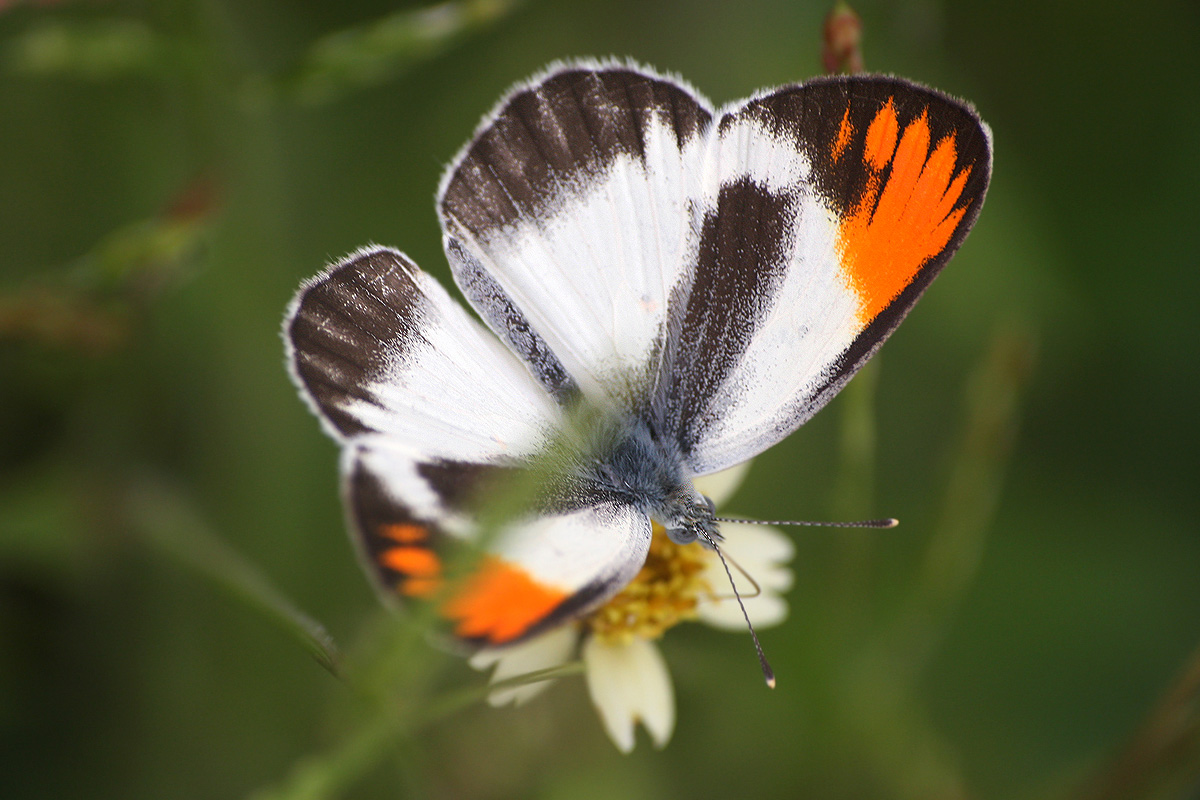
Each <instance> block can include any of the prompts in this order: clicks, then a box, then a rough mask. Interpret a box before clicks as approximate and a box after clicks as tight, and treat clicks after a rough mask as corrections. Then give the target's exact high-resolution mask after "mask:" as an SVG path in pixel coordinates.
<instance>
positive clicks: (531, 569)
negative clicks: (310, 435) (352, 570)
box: [345, 443, 650, 646]
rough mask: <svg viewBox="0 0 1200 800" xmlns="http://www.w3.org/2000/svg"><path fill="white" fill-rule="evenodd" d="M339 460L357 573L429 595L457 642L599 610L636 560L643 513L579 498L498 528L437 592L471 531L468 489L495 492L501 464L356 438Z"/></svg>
mask: <svg viewBox="0 0 1200 800" xmlns="http://www.w3.org/2000/svg"><path fill="white" fill-rule="evenodd" d="M346 456H347V459H348V463H347V465H346V469H345V474H346V486H345V491H346V501H347V502H346V505H347V508H348V509H349V513H350V515H351V524H352V525H353V526H354V528H355V529H356V530H357V531H358V532H359V534H360V542H361V552H362V555H363V557H364V560H365V561H366V564H367V568H368V571H369V572H370V573H371V574H372V575H373V576H374V577H375V579H376V581H377V583H378V584H379V586H380V587H381V588H382V590H383V591H384V592H385V594H388V595H391V596H393V597H409V598H432V597H436V598H437V602H438V603H439V606H438V610H439V614H440V615H441V616H442V617H444V618H445V619H447V620H448V621H449V622H450V624H451V626H452V630H453V632H454V634H455V635H456V636H458V637H459V638H461V639H464V640H467V641H470V642H473V643H476V644H481V645H487V646H497V645H506V644H511V643H513V642H517V641H520V640H522V639H525V638H528V637H529V636H532V635H535V634H536V633H538V632H540V631H543V630H546V629H548V628H550V627H552V626H554V625H556V624H559V623H561V622H564V621H566V620H568V619H572V618H574V617H576V616H578V615H579V614H582V613H584V612H586V611H588V610H589V609H591V608H594V607H595V606H597V605H599V604H601V603H603V602H604V601H605V600H607V599H608V598H609V597H611V596H612V595H613V594H615V593H616V592H617V591H619V590H620V589H621V588H622V587H623V586H625V584H627V583H628V582H629V581H630V580H631V579H632V578H633V577H634V575H636V574H637V572H638V570H639V569H640V568H641V566H642V563H643V562H644V561H645V558H646V552H647V549H648V548H649V544H650V521H649V519H648V518H647V517H646V515H645V514H644V513H642V512H640V511H638V510H637V509H635V508H634V507H633V506H631V505H629V504H627V503H624V502H622V501H620V500H618V499H616V498H612V497H597V496H593V495H588V494H587V493H585V492H582V491H580V492H578V493H576V494H575V495H574V496H570V495H568V496H565V497H564V496H560V497H558V498H556V499H555V501H554V502H552V503H545V504H540V505H539V507H538V508H537V509H535V510H533V511H531V512H530V513H529V514H527V515H524V516H522V517H521V518H520V519H518V520H517V521H515V522H512V523H510V524H508V525H506V526H505V527H503V528H502V529H501V530H500V531H499V532H498V533H497V534H496V535H495V536H494V537H492V538H489V539H488V540H487V541H486V542H483V545H484V553H483V554H482V556H481V557H480V558H479V560H478V562H477V564H476V566H475V568H474V571H473V572H472V573H471V574H469V575H467V576H464V577H462V578H461V579H460V580H458V581H453V582H451V583H450V584H449V585H447V583H446V581H447V573H446V564H447V562H448V561H449V560H451V559H453V557H454V555H455V552H456V549H457V546H458V545H459V544H460V543H461V542H463V541H472V540H476V538H477V536H478V534H479V531H478V530H477V529H476V527H475V526H474V523H473V520H474V519H475V516H476V515H475V513H474V512H475V511H477V510H478V508H477V506H476V505H475V504H476V503H478V502H479V501H480V499H481V495H480V494H479V492H480V491H481V490H484V491H486V490H489V489H495V488H496V487H501V488H503V487H504V483H505V480H506V477H508V476H506V475H505V472H506V470H505V468H496V467H494V466H490V465H481V464H472V463H468V462H452V461H442V460H435V461H427V460H423V458H422V457H418V456H416V455H415V454H411V453H404V452H402V451H398V450H395V449H393V448H390V447H387V446H382V447H374V446H371V445H370V444H366V443H364V444H362V445H359V446H357V447H355V448H354V449H353V450H348V451H347V454H346ZM484 497H485V496H484Z"/></svg>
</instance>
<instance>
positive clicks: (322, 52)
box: [289, 0, 522, 104]
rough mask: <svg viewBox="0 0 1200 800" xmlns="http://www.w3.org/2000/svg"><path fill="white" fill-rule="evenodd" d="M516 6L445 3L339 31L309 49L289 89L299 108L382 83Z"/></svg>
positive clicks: (478, 0)
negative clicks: (299, 105) (300, 103)
mask: <svg viewBox="0 0 1200 800" xmlns="http://www.w3.org/2000/svg"><path fill="white" fill-rule="evenodd" d="M521 2H522V0H448V2H444V3H439V4H437V5H434V6H429V7H428V8H423V9H417V10H415V11H398V12H396V13H394V14H390V15H388V16H385V17H382V18H380V19H378V20H376V21H375V22H372V23H370V24H367V25H362V26H357V27H354V28H349V29H347V30H343V31H339V32H337V33H334V34H331V35H329V36H326V37H324V38H322V39H319V40H318V41H317V42H315V43H314V44H313V46H312V47H311V48H310V49H309V51H308V55H307V56H306V57H305V59H304V61H303V63H301V65H300V67H299V68H298V70H297V72H296V75H295V76H294V77H293V78H292V80H291V81H290V82H289V83H290V87H289V88H290V89H291V90H292V92H293V93H294V95H295V97H296V99H297V100H299V101H300V102H302V103H313V104H315V103H324V102H328V101H330V100H332V99H334V98H335V97H337V96H338V95H340V94H344V93H346V92H349V91H352V90H354V89H358V88H361V87H365V86H371V85H374V84H378V83H382V82H384V81H387V80H390V79H392V78H394V77H396V76H397V75H399V74H400V73H401V72H402V71H403V70H405V69H407V68H408V67H410V66H412V65H413V64H414V63H416V62H418V61H421V60H424V59H428V58H432V57H433V56H436V55H437V54H439V53H441V52H442V51H444V50H446V49H447V48H448V47H449V46H450V45H452V44H453V43H455V42H456V41H458V39H459V38H461V37H462V36H464V35H466V34H468V33H471V32H472V31H475V30H476V29H479V28H482V27H485V26H487V25H490V24H491V23H493V22H495V21H496V20H498V19H500V18H501V17H503V16H505V15H506V14H508V13H510V12H511V11H512V10H513V9H514V8H516V7H517V6H518V5H520V3H521Z"/></svg>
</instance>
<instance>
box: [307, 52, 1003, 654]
mask: <svg viewBox="0 0 1200 800" xmlns="http://www.w3.org/2000/svg"><path fill="white" fill-rule="evenodd" d="M990 171H991V143H990V133H989V131H988V128H987V127H986V125H984V124H983V123H982V122H981V121H980V119H979V118H978V116H977V115H976V114H975V112H974V111H973V110H972V109H971V108H970V107H969V106H967V105H966V104H964V103H962V102H960V101H958V100H955V99H952V98H950V97H947V96H946V95H943V94H941V93H939V92H936V91H933V90H930V89H927V88H924V87H921V86H918V85H916V84H913V83H910V82H908V81H905V80H901V79H897V78H890V77H882V76H853V77H836V78H821V79H815V80H812V81H809V82H807V83H804V84H798V85H793V86H786V87H783V88H781V89H777V90H773V91H769V92H763V93H760V94H758V95H756V96H754V97H752V98H750V99H749V100H746V101H742V102H738V103H734V104H731V105H729V106H727V107H724V108H722V109H718V110H713V108H712V106H711V105H710V104H709V103H708V102H707V101H706V100H704V99H703V98H702V97H701V96H700V95H699V94H697V93H696V92H695V91H694V90H692V89H691V88H690V87H688V86H687V85H685V84H683V83H682V82H681V81H679V80H677V79H674V78H669V77H665V76H662V75H659V74H656V73H654V72H651V71H649V70H647V69H644V68H641V67H636V66H630V65H625V64H617V63H603V64H598V63H577V64H568V65H564V66H557V67H555V68H552V69H551V70H549V71H548V72H546V73H545V74H543V75H541V76H539V77H537V78H535V79H534V80H532V81H530V82H529V83H527V84H524V85H522V86H519V87H518V88H517V89H515V90H514V91H513V92H511V93H510V94H509V95H508V96H507V97H505V98H504V99H503V100H502V101H501V102H500V104H499V105H498V106H497V108H496V110H495V111H493V112H492V113H491V114H489V115H488V116H487V117H486V118H485V119H484V121H483V123H482V125H481V126H480V128H479V130H478V131H477V132H476V134H475V136H474V138H473V139H472V140H471V141H470V142H469V143H468V144H467V146H466V147H465V148H464V149H463V151H462V152H461V153H460V154H459V155H458V156H457V157H456V158H455V159H454V161H453V163H452V164H451V166H450V168H449V170H448V171H447V173H446V175H445V177H444V179H443V181H442V184H441V187H440V189H439V192H438V212H439V215H440V219H441V224H442V230H443V231H444V234H445V242H444V243H445V250H446V255H447V257H448V259H449V261H450V267H451V270H452V271H453V274H454V278H455V281H456V282H457V284H458V286H459V288H460V289H461V291H462V293H463V294H464V295H465V296H466V298H467V300H468V301H469V302H470V303H471V305H472V306H473V307H474V309H475V311H476V312H477V313H478V314H479V316H480V317H482V319H483V321H484V322H485V323H486V325H487V327H488V328H490V329H491V332H489V331H488V330H487V329H485V327H484V326H483V325H480V324H479V323H478V322H476V321H475V319H474V318H473V317H472V316H471V315H470V314H468V313H467V312H466V311H465V310H464V309H463V307H462V306H461V305H459V304H458V303H457V302H455V301H454V300H453V299H451V297H450V296H449V295H448V294H447V293H446V291H445V290H444V289H443V288H442V287H441V286H440V285H439V284H438V283H437V282H436V281H434V280H433V279H432V278H431V277H430V276H429V275H427V274H426V273H424V272H422V271H420V270H419V269H418V268H417V267H416V265H415V264H413V263H412V262H411V261H410V260H409V259H408V258H407V257H406V256H405V255H403V254H402V253H400V252H397V251H395V250H391V249H387V248H382V247H371V248H365V249H363V250H360V251H358V252H356V253H354V254H352V255H350V256H348V257H347V258H345V259H344V260H342V261H340V262H339V263H337V264H335V265H333V266H332V267H330V268H329V269H328V270H326V271H325V272H323V273H322V274H321V275H319V276H317V277H316V278H315V279H313V280H311V281H309V282H308V283H306V284H305V285H304V287H303V288H302V289H301V290H300V292H299V294H298V295H297V297H296V299H295V301H294V303H293V305H292V307H291V310H290V311H289V313H288V316H287V320H286V324H285V340H286V341H287V344H288V355H289V361H290V364H291V367H292V370H293V374H294V376H295V378H296V381H297V384H298V385H299V387H300V390H301V394H302V395H303V396H304V397H305V398H306V399H307V400H308V401H309V402H310V404H311V405H312V407H313V408H314V410H315V411H316V413H317V414H318V416H319V417H320V418H321V420H322V422H323V423H324V426H325V428H326V430H327V431H328V432H329V434H330V435H331V436H333V437H334V438H335V439H336V440H337V441H338V442H339V443H340V445H341V446H342V452H343V455H342V472H343V477H344V481H345V500H346V504H347V508H348V513H349V516H350V518H351V520H352V525H353V527H354V529H355V530H356V532H357V534H358V541H359V543H360V546H361V551H362V553H363V555H364V557H365V560H366V562H367V564H368V565H369V571H370V572H371V573H372V574H373V575H374V576H375V578H376V579H377V580H378V582H379V583H380V584H381V586H382V587H383V588H384V589H385V590H386V591H387V592H389V593H392V594H395V595H398V596H403V597H412V598H422V597H430V596H433V595H436V594H439V593H440V592H441V590H442V588H443V582H444V577H445V576H444V564H445V551H446V549H447V548H448V547H450V546H451V545H452V544H453V543H454V542H455V541H456V540H460V539H464V538H470V537H471V536H473V535H474V534H475V533H476V530H477V527H478V526H477V525H476V524H475V517H476V515H477V513H478V511H479V509H480V504H481V503H486V502H488V499H489V496H490V495H489V493H490V492H495V491H502V490H503V487H504V486H505V485H506V484H505V476H509V475H515V474H518V473H519V472H520V471H522V470H528V469H530V468H531V465H532V464H534V462H535V461H536V460H537V459H538V458H539V456H540V454H542V453H543V452H545V450H546V448H548V447H549V446H551V445H552V444H554V443H556V442H558V443H559V444H560V445H561V438H562V437H561V436H560V433H561V431H562V429H563V427H564V426H565V425H566V422H567V420H568V418H569V417H570V415H571V414H572V409H575V408H578V407H581V406H582V407H587V408H594V409H601V410H603V412H604V413H603V414H602V415H601V416H600V417H599V420H600V421H599V422H598V423H597V424H596V425H595V427H594V428H593V429H592V430H591V431H590V432H589V434H588V436H587V437H586V438H585V439H584V440H582V441H577V442H576V444H575V445H574V446H573V447H572V448H569V449H568V451H567V452H566V454H565V456H564V455H562V454H560V459H561V460H562V461H563V463H564V469H563V470H562V471H561V472H562V474H561V475H559V476H558V477H557V478H556V480H555V481H554V482H553V484H552V485H548V486H547V487H545V489H544V491H542V492H540V493H539V494H538V496H537V499H536V500H535V501H534V502H532V503H531V504H530V506H529V508H528V509H527V512H526V513H525V514H524V515H523V516H521V517H520V518H519V519H518V520H517V521H516V522H513V523H511V524H509V525H508V527H507V528H506V529H505V530H504V531H503V535H501V536H500V537H498V538H497V539H496V540H494V541H492V542H490V543H489V544H488V549H489V555H488V556H487V557H485V558H484V559H483V560H482V562H481V563H480V565H479V567H478V570H477V572H476V573H475V574H474V575H473V576H472V577H470V578H469V579H468V580H466V581H465V582H464V583H463V584H461V585H459V586H457V588H455V590H454V592H453V594H452V595H451V596H450V597H448V598H446V597H441V600H440V603H441V604H440V613H441V614H442V615H443V616H445V617H446V618H447V619H448V620H450V622H451V624H452V626H453V630H454V631H455V633H456V634H457V635H458V636H460V637H461V638H463V639H465V640H469V641H472V642H475V643H478V644H482V645H488V646H492V645H504V644H509V643H513V642H517V641H520V640H523V639H526V638H528V637H530V636H532V635H533V634H535V633H537V632H539V631H543V630H546V629H547V628H549V627H552V626H555V625H558V624H560V623H563V622H565V621H567V620H570V619H573V618H575V617H577V616H579V615H581V614H584V613H586V612H588V611H589V610H591V609H594V608H595V607H597V606H598V605H600V604H602V603H604V602H605V600H607V599H608V598H610V597H612V596H613V595H614V594H615V593H616V592H618V591H619V590H620V589H621V588H622V587H623V586H624V585H625V584H626V583H628V582H629V581H630V580H631V579H632V578H633V577H634V575H635V574H636V573H637V572H638V570H639V568H640V567H641V565H642V562H643V561H644V560H645V557H646V553H647V548H648V546H649V543H650V539H651V521H652V520H653V521H656V522H658V523H660V524H662V525H663V526H664V528H665V529H666V530H667V531H668V533H669V535H670V536H671V538H672V539H673V540H675V541H676V542H680V543H683V542H689V541H693V540H695V539H697V538H699V539H702V540H704V541H705V542H707V543H709V544H712V543H714V542H716V541H718V540H719V539H720V534H719V530H718V523H717V521H716V520H715V519H714V515H713V510H712V506H711V504H710V503H709V502H707V500H706V499H705V498H704V497H702V496H701V495H700V494H698V493H697V492H696V490H695V489H694V488H693V485H692V479H693V477H695V476H697V475H703V474H706V473H710V472H715V471H717V470H721V469H723V468H726V467H729V466H732V465H734V464H737V463H740V462H742V461H745V460H747V459H749V458H751V457H753V456H754V455H756V454H757V453H759V452H761V451H762V450H764V449H766V448H768V447H770V446H771V445H772V444H774V443H776V442H778V441H779V440H780V439H782V438H784V437H785V436H787V435H788V434H789V433H791V432H792V431H794V430H795V429H796V428H797V427H798V426H800V425H801V424H802V423H803V422H804V421H805V420H807V419H808V418H809V417H811V416H812V415H813V414H814V413H816V411H817V410H818V409H820V408H821V406H823V405H824V404H825V403H826V402H828V401H829V399H830V398H831V397H833V395H834V394H836V393H837V392H838V390H840V389H841V388H842V386H844V385H845V384H846V382H847V381H848V380H849V379H850V377H851V376H852V375H853V374H854V373H855V371H856V370H857V369H858V368H859V367H861V366H862V365H863V363H864V362H865V361H866V360H867V359H868V358H869V357H870V356H871V354H872V353H874V351H875V349H876V348H878V347H879V346H880V345H881V344H882V343H883V341H884V339H886V338H887V336H888V335H889V334H890V333H891V331H892V330H893V329H894V328H895V327H896V326H897V325H898V324H899V322H900V320H901V319H903V317H904V315H905V314H907V313H908V311H909V309H910V308H911V307H912V306H913V304H914V303H915V302H916V300H917V298H918V297H919V296H920V295H921V293H922V292H923V291H924V290H925V288H926V287H927V286H928V285H929V283H930V281H931V280H933V278H934V276H935V275H936V274H937V272H938V271H939V270H940V269H941V268H942V266H944V265H945V263H946V262H947V261H948V260H949V258H950V256H951V255H952V254H953V253H954V251H955V250H956V249H957V248H958V246H959V245H960V244H961V243H962V241H963V239H964V238H965V237H966V235H967V232H968V231H969V229H970V227H971V225H972V224H973V223H974V221H975V218H976V216H977V215H978V213H979V210H980V207H981V205H982V203H983V199H984V194H985V192H986V189H987V184H988V178H989V175H990Z"/></svg>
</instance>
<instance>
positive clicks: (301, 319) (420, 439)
mask: <svg viewBox="0 0 1200 800" xmlns="http://www.w3.org/2000/svg"><path fill="white" fill-rule="evenodd" d="M285 340H286V342H287V343H288V350H289V362H290V364H291V367H292V371H293V374H294V376H295V378H296V381H297V384H298V385H299V386H300V388H301V392H302V394H303V395H304V396H305V397H306V398H307V399H308V400H309V402H310V404H311V405H312V407H313V408H314V410H315V411H316V413H317V414H318V416H319V417H320V418H321V419H322V421H323V422H324V424H325V427H326V428H327V430H328V432H329V433H330V434H331V435H332V436H333V437H334V438H335V439H337V440H338V441H339V442H340V443H341V445H342V448H343V456H342V473H343V482H344V492H345V500H346V507H347V513H348V516H349V518H350V522H351V526H352V528H353V529H354V530H355V531H356V532H357V534H358V543H359V549H360V552H361V554H362V555H363V557H364V559H365V561H366V563H367V566H368V571H369V572H371V574H372V575H374V576H375V578H376V579H377V581H378V583H379V584H380V586H382V587H383V588H384V589H385V590H386V591H388V592H391V593H394V594H398V595H401V596H407V597H429V596H433V595H435V594H439V593H441V592H442V590H443V589H444V588H445V587H444V579H445V578H446V575H445V562H446V559H447V554H448V551H449V550H451V549H453V546H454V544H455V542H456V541H461V540H466V539H471V538H473V537H475V536H476V534H477V531H476V529H475V523H474V519H475V514H476V512H477V511H478V510H479V505H478V504H479V503H481V502H486V501H487V492H488V491H489V490H490V491H495V490H498V489H501V488H503V486H504V482H505V481H506V479H507V477H508V476H510V475H511V474H512V473H514V472H516V471H520V470H525V469H529V468H530V466H531V463H532V462H533V461H534V460H536V458H537V457H538V455H539V454H540V453H541V452H542V450H544V449H545V448H546V447H547V446H548V445H549V444H550V442H551V440H552V438H553V436H554V435H555V431H556V430H557V427H558V426H559V425H561V422H562V421H561V417H560V414H561V412H560V410H559V408H558V406H557V404H556V403H555V402H554V401H553V399H552V398H551V397H550V395H549V394H548V393H547V392H546V391H545V389H544V388H543V387H542V386H541V385H539V384H538V383H537V381H536V380H534V378H533V377H532V376H531V374H530V372H529V370H528V369H527V368H526V366H525V365H524V364H523V363H522V362H521V361H520V360H519V359H518V358H517V357H516V356H515V355H513V353H512V352H510V351H509V350H508V349H507V348H505V347H504V345H503V344H501V343H500V342H499V341H497V340H496V339H495V337H493V336H492V335H491V334H489V333H488V332H487V331H486V330H485V329H484V328H483V327H482V326H480V325H479V324H478V323H477V322H475V321H474V320H473V319H471V318H470V317H469V316H468V315H467V313H466V312H465V311H464V310H463V308H462V307H461V306H459V305H458V304H457V303H455V302H454V301H453V300H451V299H450V297H449V295H447V294H446V292H445V291H444V290H443V289H442V288H441V287H440V286H439V285H438V284H437V282H436V281H434V280H433V279H432V278H430V277H429V276H428V275H427V274H425V273H423V272H421V271H420V270H419V269H417V268H416V266H415V265H414V264H413V263H412V262H411V261H409V260H408V259H407V258H406V257H405V256H404V255H403V254H401V253H398V252H396V251H394V250H388V249H384V248H371V249H367V250H363V251H360V252H358V253H355V254H353V255H352V256H350V257H348V258H347V259H345V260H343V261H341V262H339V263H338V264H336V265H334V266H333V267H332V268H330V269H329V270H327V271H326V272H325V273H323V274H322V275H320V276H318V277H317V278H316V279H314V280H313V281H311V282H309V283H308V284H307V285H306V286H305V287H303V288H302V289H301V291H300V293H299V294H298V295H297V298H296V300H295V302H294V304H293V306H292V309H291V312H290V314H289V315H288V318H287V321H286V323H285ZM649 539H650V524H649V521H648V520H647V519H646V517H645V515H644V514H642V513H640V512H639V511H636V510H635V509H633V508H632V507H630V506H629V505H628V504H626V503H623V502H621V501H620V500H618V499H615V498H606V497H598V496H594V495H589V494H588V493H587V492H585V491H583V490H582V489H579V488H574V489H572V488H571V487H567V489H565V490H564V491H561V492H559V493H558V494H557V495H556V496H555V498H554V499H553V501H546V502H542V503H540V504H539V505H538V506H537V507H536V508H532V509H530V512H529V513H528V514H527V515H525V516H523V517H522V518H520V519H518V520H516V521H514V522H512V523H510V524H509V525H507V527H505V529H504V530H502V531H500V532H499V535H497V536H496V537H495V538H494V539H493V540H490V541H489V542H488V543H487V550H488V554H487V555H485V556H484V557H483V561H482V564H481V568H480V569H479V570H478V571H477V572H476V574H474V575H473V576H471V577H469V578H467V579H466V580H465V581H464V583H463V584H462V585H461V586H459V587H457V588H456V589H453V590H451V592H452V593H451V594H450V596H449V597H448V599H446V600H445V602H443V604H442V605H441V612H442V614H443V615H444V616H446V617H447V618H449V619H450V620H451V621H452V622H453V624H454V630H455V632H456V633H457V634H458V635H459V636H461V637H463V638H464V639H469V640H475V641H479V642H485V643H489V644H505V643H508V642H512V641H516V640H518V639H520V638H523V637H525V636H528V635H530V634H532V633H534V632H536V631H537V630H541V629H543V628H544V627H546V626H547V625H550V624H553V623H554V622H556V621H558V620H561V619H564V618H566V617H569V616H571V615H573V614H576V613H579V612H580V611H582V610H584V609H586V608H589V607H591V606H593V605H595V604H597V603H599V602H602V601H603V600H604V599H605V598H607V597H608V596H610V595H611V594H613V593H614V592H616V591H617V590H619V589H620V587H621V586H623V585H624V584H625V583H626V582H628V580H629V579H630V578H632V576H633V575H634V574H636V572H637V569H638V568H639V567H640V566H641V563H642V561H643V560H644V559H645V554H646V549H647V547H648V546H649Z"/></svg>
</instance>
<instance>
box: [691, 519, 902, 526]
mask: <svg viewBox="0 0 1200 800" xmlns="http://www.w3.org/2000/svg"><path fill="white" fill-rule="evenodd" d="M713 519H715V520H716V521H717V522H740V523H741V524H743V525H799V526H802V527H806V528H894V527H896V526H897V525H899V524H900V520H898V519H896V518H895V517H888V518H887V519H862V520H858V521H857V522H810V521H808V520H789V519H730V518H729V517H714V518H713Z"/></svg>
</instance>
